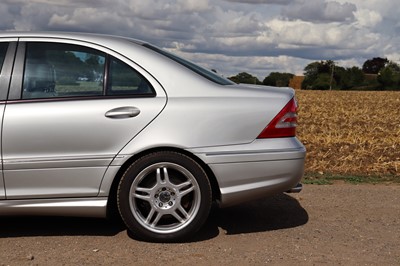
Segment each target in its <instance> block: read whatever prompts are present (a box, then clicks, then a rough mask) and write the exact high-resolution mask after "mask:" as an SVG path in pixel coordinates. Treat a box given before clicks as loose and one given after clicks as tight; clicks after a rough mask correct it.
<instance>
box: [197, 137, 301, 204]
mask: <svg viewBox="0 0 400 266" xmlns="http://www.w3.org/2000/svg"><path fill="white" fill-rule="evenodd" d="M191 151H192V152H193V153H194V154H196V155H197V156H198V157H199V158H201V159H202V160H203V161H204V162H205V163H207V164H208V166H209V167H210V168H211V170H212V171H213V173H214V175H215V177H216V179H217V182H218V185H219V189H220V194H221V195H220V200H219V201H220V202H219V203H220V206H221V207H227V206H231V205H235V204H238V203H242V202H245V201H248V200H252V199H257V198H260V197H265V196H269V195H274V194H278V193H282V192H286V191H292V192H295V191H298V192H300V190H301V188H296V186H297V184H299V182H300V180H301V178H302V176H303V173H304V161H305V154H306V149H305V147H304V146H303V144H301V142H300V141H298V140H297V138H282V139H262V140H256V141H254V142H252V143H250V144H245V145H232V146H222V147H209V148H202V149H195V150H191Z"/></svg>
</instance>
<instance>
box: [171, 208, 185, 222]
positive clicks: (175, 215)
mask: <svg viewBox="0 0 400 266" xmlns="http://www.w3.org/2000/svg"><path fill="white" fill-rule="evenodd" d="M178 210H179V212H180V213H182V215H183V216H184V217H182V215H179V213H178V212H177V211H174V212H173V213H172V215H173V216H174V217H175V218H176V219H177V220H178V222H180V223H184V222H185V221H186V220H187V219H188V218H189V217H188V216H189V215H188V213H187V212H186V211H185V209H184V208H183V207H182V206H181V207H179V208H178Z"/></svg>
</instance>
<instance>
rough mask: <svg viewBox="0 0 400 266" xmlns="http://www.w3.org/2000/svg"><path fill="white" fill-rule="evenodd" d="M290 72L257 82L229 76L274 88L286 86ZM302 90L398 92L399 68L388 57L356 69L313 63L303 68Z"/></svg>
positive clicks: (242, 75) (329, 62)
mask: <svg viewBox="0 0 400 266" xmlns="http://www.w3.org/2000/svg"><path fill="white" fill-rule="evenodd" d="M294 76H295V75H294V74H291V73H280V72H272V73H270V74H269V75H268V76H266V77H265V78H264V80H263V81H260V80H259V79H258V78H257V77H255V76H253V75H251V74H249V73H247V72H242V73H239V74H237V75H236V76H232V77H229V79H230V80H232V81H234V82H237V83H247V84H259V85H268V86H277V87H287V86H289V82H290V80H291V79H292V78H293V77H294ZM301 88H302V89H304V90H400V66H399V64H397V63H395V62H393V61H389V60H388V59H387V58H381V57H375V58H372V59H369V60H367V61H365V62H364V64H363V66H362V68H359V67H357V66H353V67H347V68H345V67H341V66H339V65H337V64H336V63H335V62H334V61H332V60H325V61H315V62H312V63H310V64H308V65H307V66H306V67H305V68H304V80H303V82H302V84H301Z"/></svg>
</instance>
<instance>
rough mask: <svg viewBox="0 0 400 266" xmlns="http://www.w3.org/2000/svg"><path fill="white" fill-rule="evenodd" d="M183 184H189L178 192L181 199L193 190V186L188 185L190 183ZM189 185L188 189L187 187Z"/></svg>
mask: <svg viewBox="0 0 400 266" xmlns="http://www.w3.org/2000/svg"><path fill="white" fill-rule="evenodd" d="M185 183H189V184H187V185H186V186H182V188H185V187H186V188H185V189H184V190H180V191H179V195H180V196H181V197H183V196H185V195H187V194H189V193H190V192H192V191H193V190H194V186H193V185H192V183H190V182H185ZM189 185H190V187H189Z"/></svg>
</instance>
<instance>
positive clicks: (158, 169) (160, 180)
mask: <svg viewBox="0 0 400 266" xmlns="http://www.w3.org/2000/svg"><path fill="white" fill-rule="evenodd" d="M156 178H157V184H162V183H163V181H162V179H161V169H160V168H157V174H156Z"/></svg>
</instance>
